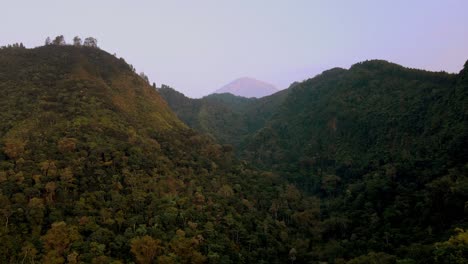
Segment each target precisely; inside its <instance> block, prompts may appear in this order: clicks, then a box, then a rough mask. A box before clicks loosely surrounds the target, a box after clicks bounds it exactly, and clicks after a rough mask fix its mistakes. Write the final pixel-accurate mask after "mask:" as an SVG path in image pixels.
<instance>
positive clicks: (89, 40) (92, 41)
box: [83, 37, 97, 48]
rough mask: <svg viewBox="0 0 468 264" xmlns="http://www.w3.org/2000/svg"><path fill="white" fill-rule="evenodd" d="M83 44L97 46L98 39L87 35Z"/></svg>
mask: <svg viewBox="0 0 468 264" xmlns="http://www.w3.org/2000/svg"><path fill="white" fill-rule="evenodd" d="M83 46H85V47H92V48H97V39H95V38H93V37H87V38H85V40H84V43H83Z"/></svg>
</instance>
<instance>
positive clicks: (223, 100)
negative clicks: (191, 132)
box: [158, 85, 289, 150]
mask: <svg viewBox="0 0 468 264" xmlns="http://www.w3.org/2000/svg"><path fill="white" fill-rule="evenodd" d="M158 92H159V93H160V94H161V96H162V97H163V98H164V99H165V100H166V101H167V103H168V104H169V106H170V107H171V108H172V110H174V112H175V113H176V114H177V116H178V117H179V118H180V119H181V120H182V121H184V122H185V123H186V124H187V125H189V126H190V127H191V128H193V129H195V130H197V131H198V132H200V133H203V134H205V135H208V136H210V137H212V138H214V139H216V140H217V141H218V142H221V143H223V144H229V145H233V146H234V147H235V149H237V150H239V149H240V145H241V144H242V142H244V141H245V139H246V137H248V136H249V135H251V134H253V133H254V132H255V131H257V130H258V129H260V128H262V127H263V126H264V124H265V122H266V121H267V120H268V118H269V117H270V116H271V115H272V114H273V110H275V109H276V108H277V107H278V106H279V105H280V104H281V103H282V102H283V100H284V99H285V97H286V94H287V93H288V92H289V90H285V91H281V92H278V93H276V94H275V95H274V96H268V97H263V98H260V99H256V98H245V97H240V96H235V95H232V94H230V93H223V94H210V95H208V96H205V97H203V98H201V99H192V98H188V97H186V96H185V95H183V94H182V93H179V92H177V91H176V90H174V89H173V88H171V87H168V86H166V85H162V88H159V89H158Z"/></svg>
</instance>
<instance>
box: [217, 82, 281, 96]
mask: <svg viewBox="0 0 468 264" xmlns="http://www.w3.org/2000/svg"><path fill="white" fill-rule="evenodd" d="M276 92H278V89H276V87H275V86H274V85H272V84H269V83H266V82H263V81H259V80H256V79H253V78H249V77H244V78H239V79H236V80H234V81H232V82H230V83H229V84H226V85H225V86H223V87H221V88H220V89H218V90H216V91H215V92H214V93H215V94H220V93H230V94H233V95H237V96H242V97H247V98H252V97H255V98H261V97H264V96H268V95H271V94H274V93H276Z"/></svg>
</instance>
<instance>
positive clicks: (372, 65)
mask: <svg viewBox="0 0 468 264" xmlns="http://www.w3.org/2000/svg"><path fill="white" fill-rule="evenodd" d="M467 72H468V63H467V64H466V65H465V68H464V69H463V70H462V71H461V72H460V73H459V74H458V75H455V74H447V73H443V72H440V73H434V72H427V71H422V70H415V69H408V68H404V67H402V66H400V65H396V64H392V63H388V62H386V61H379V60H375V61H366V62H363V63H358V64H355V65H354V66H352V67H351V68H350V69H349V70H345V69H340V68H335V69H331V70H329V71H325V72H323V73H322V74H321V75H318V76H316V77H315V78H312V79H309V80H307V81H304V82H301V83H295V84H293V85H292V86H291V87H290V88H289V89H287V90H285V91H281V92H280V93H276V94H273V95H271V96H269V97H265V98H261V99H259V100H254V101H252V102H251V103H250V104H248V105H245V106H243V109H244V110H243V111H242V112H240V114H241V115H242V116H243V120H244V123H243V124H244V126H245V127H246V129H245V131H247V134H238V135H239V136H241V137H242V140H240V142H239V141H236V142H237V143H236V144H235V146H236V148H237V149H238V152H239V153H240V156H241V157H242V158H243V159H244V160H246V161H249V162H250V163H252V164H255V165H256V166H258V167H261V168H263V169H267V170H273V171H274V172H276V173H278V174H279V175H281V177H283V178H285V179H287V180H288V181H289V182H291V183H294V184H295V185H296V186H300V187H301V189H302V190H303V191H305V192H307V193H309V194H311V195H314V196H315V197H316V198H320V201H321V211H320V218H319V222H315V227H316V229H314V230H310V229H309V230H308V232H309V234H310V236H311V239H310V240H309V241H308V243H310V244H309V245H311V244H313V245H314V246H313V247H311V248H310V250H309V251H308V253H307V254H308V256H309V257H312V259H315V260H322V261H330V262H334V261H338V259H352V258H356V259H355V260H353V261H354V262H352V263H372V262H376V261H377V262H379V263H394V262H395V261H396V260H397V259H399V260H401V261H403V262H404V261H407V262H408V263H444V262H443V259H445V260H447V261H448V262H447V263H450V262H455V258H457V261H459V260H460V259H466V258H468V256H467V255H466V253H457V254H458V255H457V257H450V256H451V254H452V253H450V252H455V251H456V252H467V251H466V248H468V245H466V243H465V244H463V243H461V244H459V245H455V243H456V242H455V241H458V240H457V239H462V237H465V236H466V234H467V233H466V231H465V232H463V231H462V232H461V233H460V234H458V235H454V236H453V237H452V239H450V241H452V242H449V241H447V242H444V243H438V244H434V243H437V242H438V241H443V240H446V239H447V238H448V237H449V236H450V235H452V234H453V231H454V230H456V228H462V229H463V228H464V229H468V222H467V221H466V219H467V214H466V212H467V211H466V201H467V200H468V171H467V168H468V167H467V166H468V164H467V162H468V160H467V157H468V152H467V149H468V109H467V106H468V82H467V80H468V77H467V76H468V75H467ZM170 106H171V107H174V106H173V104H171V103H170ZM175 108H177V107H175ZM219 113H220V114H222V112H219ZM212 114H213V113H212ZM223 118H226V117H225V116H221V117H220V119H223ZM218 129H221V130H222V131H221V132H219V131H212V132H211V133H212V134H214V135H215V134H221V133H227V131H229V130H230V127H228V126H226V127H224V126H219V127H218ZM233 136H234V135H233ZM227 143H229V142H227ZM273 203H274V204H275V205H277V206H276V207H275V212H276V213H277V214H278V215H279V217H280V218H281V217H282V216H283V215H287V212H288V210H289V209H288V206H287V205H285V204H284V203H282V201H281V200H274V201H273ZM304 221H306V220H304ZM441 245H444V249H441V248H440V247H441ZM371 251H374V252H380V253H372V252H371ZM382 252H384V253H382ZM297 255H298V256H301V254H300V253H298V254H297ZM359 255H361V256H359ZM452 255H453V254H452ZM377 262H376V263H377Z"/></svg>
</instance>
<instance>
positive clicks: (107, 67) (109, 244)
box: [0, 45, 317, 263]
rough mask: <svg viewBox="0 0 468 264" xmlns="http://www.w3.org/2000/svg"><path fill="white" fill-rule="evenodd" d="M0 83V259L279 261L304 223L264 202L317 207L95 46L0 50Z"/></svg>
mask: <svg viewBox="0 0 468 264" xmlns="http://www.w3.org/2000/svg"><path fill="white" fill-rule="evenodd" d="M0 92H1V94H2V96H1V97H0V120H1V122H0V213H1V214H0V240H1V241H2V247H0V262H1V263H21V262H24V263H38V262H39V263H64V262H65V261H67V262H69V263H129V262H132V261H136V262H137V263H152V262H155V261H157V262H158V263H203V262H208V261H209V262H213V263H219V262H221V263H239V262H247V263H254V262H268V263H284V262H286V261H287V260H288V258H289V251H290V250H291V248H293V247H294V246H295V244H296V240H297V238H299V237H302V235H303V234H302V232H300V229H299V228H300V225H301V223H300V222H299V221H291V222H290V223H287V224H286V223H283V224H280V223H278V222H277V221H276V219H274V218H273V217H272V216H273V214H272V213H271V212H270V211H269V208H270V207H271V206H272V203H271V201H272V200H273V199H274V198H275V197H283V196H284V195H285V193H286V190H293V191H295V192H294V193H296V194H297V195H296V196H292V197H289V198H288V199H289V201H291V203H293V202H294V204H291V212H290V213H291V215H293V214H294V213H298V212H302V211H303V210H304V209H305V208H306V209H307V208H316V207H317V203H315V202H314V201H313V200H310V199H302V196H301V195H300V193H298V191H297V189H295V188H294V186H290V185H287V184H286V183H285V182H284V181H282V180H280V179H279V178H277V177H276V176H275V175H273V174H271V173H262V172H259V171H257V170H253V169H251V168H249V167H248V166H246V165H245V164H243V163H238V162H236V160H235V159H233V158H232V154H231V151H230V149H229V148H226V147H223V146H220V145H218V144H216V143H214V142H213V141H211V140H209V139H207V138H206V137H203V136H200V135H199V134H197V133H195V132H194V131H193V130H191V129H189V128H188V127H187V126H186V125H185V124H183V123H182V122H181V121H180V120H179V119H178V118H177V117H176V116H175V114H174V113H173V112H172V111H170V109H169V108H168V106H167V104H166V103H165V101H164V100H162V99H161V97H160V96H159V95H158V93H157V92H156V91H155V90H154V89H153V88H152V87H150V86H149V85H148V84H147V83H146V82H145V81H144V80H143V79H141V78H140V77H139V76H138V75H136V74H135V73H134V72H133V71H132V69H131V67H130V66H129V65H127V63H125V61H124V60H123V59H117V58H115V57H113V56H112V55H110V54H108V53H106V52H104V51H102V50H99V49H95V48H89V47H72V46H56V45H49V46H44V47H39V48H35V49H24V48H16V47H15V48H4V49H0ZM311 212H313V213H311V215H315V214H316V213H315V212H316V210H312V209H311ZM279 226H280V228H278V227H279ZM304 254H305V250H304Z"/></svg>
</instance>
